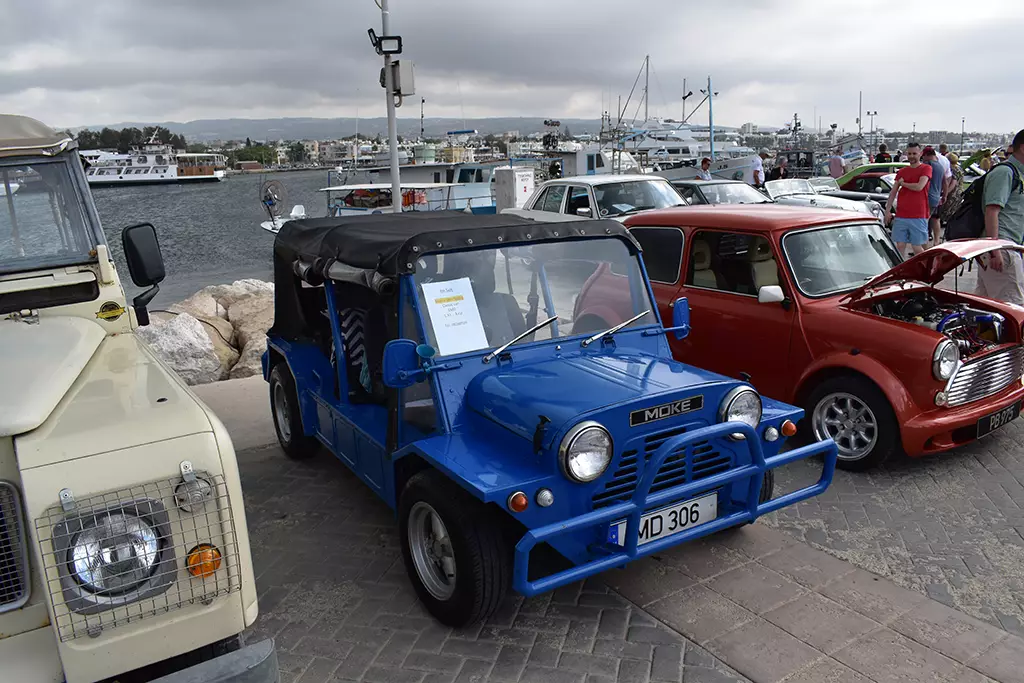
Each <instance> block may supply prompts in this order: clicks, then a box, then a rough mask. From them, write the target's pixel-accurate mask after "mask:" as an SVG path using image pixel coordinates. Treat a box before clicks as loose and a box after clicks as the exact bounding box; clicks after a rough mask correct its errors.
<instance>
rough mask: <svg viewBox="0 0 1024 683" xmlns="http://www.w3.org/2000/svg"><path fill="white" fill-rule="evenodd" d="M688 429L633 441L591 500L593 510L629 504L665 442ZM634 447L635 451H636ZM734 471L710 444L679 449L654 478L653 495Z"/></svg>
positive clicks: (729, 458)
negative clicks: (657, 451) (646, 469)
mask: <svg viewBox="0 0 1024 683" xmlns="http://www.w3.org/2000/svg"><path fill="white" fill-rule="evenodd" d="M685 432H686V427H674V428H671V429H666V430H662V431H660V432H654V433H653V434H648V435H647V436H645V437H642V438H641V439H636V440H633V441H631V442H630V443H629V444H627V446H630V448H629V449H628V450H626V451H623V453H622V455H621V456H620V457H619V461H618V463H616V465H615V470H614V471H613V472H612V476H611V477H610V478H608V480H607V481H606V482H605V484H604V486H603V487H602V488H600V489H599V490H598V491H597V492H596V493H594V495H593V496H592V498H591V501H592V502H593V505H594V509H595V510H596V509H598V508H603V507H607V506H609V505H613V504H615V503H619V502H622V501H626V500H629V498H630V497H631V496H632V495H633V492H634V491H635V490H636V486H637V483H638V482H639V481H640V478H641V477H642V476H643V473H644V467H645V465H646V464H647V463H648V462H649V461H650V459H651V456H652V455H654V452H655V451H656V450H658V447H659V446H661V444H663V443H664V442H665V440H666V439H669V438H672V437H674V436H678V435H680V434H684V433H685ZM634 445H635V447H633V446H634ZM730 467H732V455H731V454H730V453H728V452H719V451H717V450H715V448H714V446H713V445H712V444H711V442H709V441H698V442H696V443H693V444H691V445H690V446H687V447H683V448H679V449H676V450H675V451H673V452H672V453H670V454H669V456H668V457H667V458H665V462H664V463H663V464H662V466H661V469H660V470H658V473H657V474H656V475H655V477H654V483H653V484H652V485H651V493H655V492H657V491H661V490H664V489H667V488H671V487H673V486H678V485H680V484H685V483H688V482H691V481H698V480H700V479H705V478H707V477H710V476H712V475H714V474H718V473H719V472H724V471H726V470H728V469H729V468H730Z"/></svg>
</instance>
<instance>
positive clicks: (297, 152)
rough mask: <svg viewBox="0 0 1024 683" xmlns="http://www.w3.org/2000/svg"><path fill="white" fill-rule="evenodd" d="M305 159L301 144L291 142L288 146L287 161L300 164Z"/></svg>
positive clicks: (304, 150) (304, 149)
mask: <svg viewBox="0 0 1024 683" xmlns="http://www.w3.org/2000/svg"><path fill="white" fill-rule="evenodd" d="M305 159H306V148H305V147H304V146H303V145H302V143H301V142H293V143H292V144H290V145H288V161H290V162H292V163H293V164H301V163H302V162H303V161H305Z"/></svg>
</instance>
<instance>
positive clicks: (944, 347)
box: [932, 339, 960, 381]
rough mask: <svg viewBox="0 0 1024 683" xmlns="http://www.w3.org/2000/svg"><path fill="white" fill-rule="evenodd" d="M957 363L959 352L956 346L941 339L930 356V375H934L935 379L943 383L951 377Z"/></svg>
mask: <svg viewBox="0 0 1024 683" xmlns="http://www.w3.org/2000/svg"><path fill="white" fill-rule="evenodd" d="M959 362H960V352H959V351H958V350H957V348H956V344H954V343H953V342H952V341H950V340H949V339H943V340H942V341H940V342H939V345H938V346H936V347H935V353H933V354H932V374H933V375H935V379H939V380H943V381H945V380H947V379H949V378H950V377H952V376H953V372H954V371H955V370H956V366H957V363H959Z"/></svg>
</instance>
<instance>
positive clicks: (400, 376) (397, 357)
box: [383, 339, 427, 389]
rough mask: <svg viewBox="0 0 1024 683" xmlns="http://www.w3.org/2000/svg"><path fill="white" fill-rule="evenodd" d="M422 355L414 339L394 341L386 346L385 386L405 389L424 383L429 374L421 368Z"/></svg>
mask: <svg viewBox="0 0 1024 683" xmlns="http://www.w3.org/2000/svg"><path fill="white" fill-rule="evenodd" d="M420 357H421V355H420V353H419V352H418V346H417V344H416V342H414V341H413V340H412V339H392V340H391V341H389V342H388V343H387V344H385V345H384V368H383V375H384V377H383V381H384V385H385V386H388V387H391V388H392V389H404V388H405V387H411V386H412V385H413V384H416V383H417V382H421V381H423V380H424V379H425V378H426V376H427V373H426V372H424V370H423V369H422V368H420Z"/></svg>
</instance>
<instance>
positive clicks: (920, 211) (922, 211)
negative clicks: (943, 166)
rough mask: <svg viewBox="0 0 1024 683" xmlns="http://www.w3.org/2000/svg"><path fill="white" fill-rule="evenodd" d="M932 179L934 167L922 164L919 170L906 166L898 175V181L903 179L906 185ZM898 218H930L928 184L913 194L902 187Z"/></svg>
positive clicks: (899, 196) (897, 203)
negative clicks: (922, 179) (923, 179)
mask: <svg viewBox="0 0 1024 683" xmlns="http://www.w3.org/2000/svg"><path fill="white" fill-rule="evenodd" d="M931 177H932V167H931V166H929V165H928V164H925V163H922V164H920V165H918V167H917V168H914V167H912V166H904V167H903V168H901V169H900V170H899V171H898V172H897V173H896V179H897V180H900V179H902V180H903V182H904V183H916V182H917V181H919V180H920V179H921V178H928V179H929V181H930V180H931ZM896 199H897V201H896V217H897V218H928V216H930V215H931V211H929V210H928V183H925V184H924V187H923V188H921V189H920V190H918V191H917V192H913V191H911V190H908V189H907V188H906V187H901V188H900V192H899V194H898V195H897V196H896Z"/></svg>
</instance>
